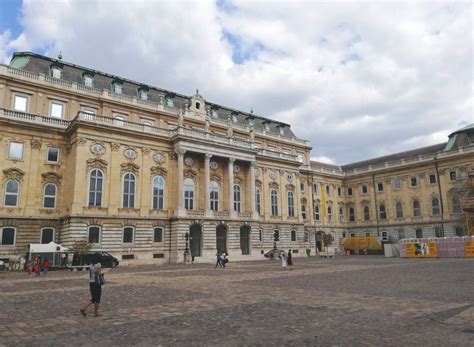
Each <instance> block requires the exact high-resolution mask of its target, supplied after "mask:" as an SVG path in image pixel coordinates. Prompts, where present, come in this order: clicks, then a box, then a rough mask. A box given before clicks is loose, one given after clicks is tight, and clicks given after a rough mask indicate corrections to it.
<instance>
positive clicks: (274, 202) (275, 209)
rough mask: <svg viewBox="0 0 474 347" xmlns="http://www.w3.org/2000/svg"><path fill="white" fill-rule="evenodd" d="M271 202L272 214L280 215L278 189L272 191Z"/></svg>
mask: <svg viewBox="0 0 474 347" xmlns="http://www.w3.org/2000/svg"><path fill="white" fill-rule="evenodd" d="M270 202H271V206H272V216H278V192H277V191H276V189H272V190H271V191H270Z"/></svg>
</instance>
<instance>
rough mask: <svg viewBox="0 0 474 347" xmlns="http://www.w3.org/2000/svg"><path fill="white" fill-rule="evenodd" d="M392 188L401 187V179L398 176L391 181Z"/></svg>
mask: <svg viewBox="0 0 474 347" xmlns="http://www.w3.org/2000/svg"><path fill="white" fill-rule="evenodd" d="M392 186H393V189H397V190H398V189H400V188H401V187H402V184H401V181H400V179H399V178H394V179H393V181H392Z"/></svg>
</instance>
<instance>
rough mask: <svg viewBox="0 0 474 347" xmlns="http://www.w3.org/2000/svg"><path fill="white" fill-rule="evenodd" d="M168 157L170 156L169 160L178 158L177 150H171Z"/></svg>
mask: <svg viewBox="0 0 474 347" xmlns="http://www.w3.org/2000/svg"><path fill="white" fill-rule="evenodd" d="M168 158H169V160H177V159H178V155H177V154H176V152H175V151H170V152H168Z"/></svg>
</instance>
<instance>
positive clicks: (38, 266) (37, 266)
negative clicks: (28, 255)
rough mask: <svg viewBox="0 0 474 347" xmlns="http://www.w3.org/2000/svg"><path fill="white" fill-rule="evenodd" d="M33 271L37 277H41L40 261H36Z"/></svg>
mask: <svg viewBox="0 0 474 347" xmlns="http://www.w3.org/2000/svg"><path fill="white" fill-rule="evenodd" d="M33 271H34V273H35V276H37V277H39V275H40V265H39V262H38V260H36V261H35V265H33Z"/></svg>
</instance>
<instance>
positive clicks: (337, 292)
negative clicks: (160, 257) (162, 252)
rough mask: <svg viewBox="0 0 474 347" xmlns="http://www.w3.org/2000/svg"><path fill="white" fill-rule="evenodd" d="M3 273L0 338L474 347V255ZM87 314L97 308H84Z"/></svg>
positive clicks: (17, 341)
mask: <svg viewBox="0 0 474 347" xmlns="http://www.w3.org/2000/svg"><path fill="white" fill-rule="evenodd" d="M228 265H229V266H228V268H226V269H225V270H222V269H214V266H213V265H211V264H194V265H168V266H161V267H156V266H142V267H119V268H117V269H114V270H112V271H111V272H110V273H108V274H107V275H106V278H107V284H106V286H105V287H104V288H103V294H102V314H103V315H102V316H101V317H98V318H93V317H92V315H91V314H89V316H88V317H87V318H84V317H82V316H81V315H80V313H79V305H80V303H81V302H82V301H84V299H87V297H88V295H89V291H88V283H87V280H88V278H87V274H86V273H84V272H68V271H55V272H54V271H53V272H50V273H49V274H48V276H47V277H46V278H28V277H27V275H26V274H25V273H3V274H0V345H28V346H30V345H32V346H44V345H55V346H57V345H93V344H98V343H100V344H101V345H109V346H111V345H116V346H117V345H120V346H124V345H141V346H149V345H163V346H184V345H186V346H189V345H196V346H207V345H221V346H240V345H252V346H253V345H256V346H271V345H276V344H281V345H291V346H358V345H377V346H402V345H423V346H474V260H469V259H432V260H429V259H414V260H409V259H384V258H382V257H375V256H372V257H371V256H359V257H357V256H352V257H339V258H335V259H329V260H327V259H319V258H313V257H312V258H301V259H299V258H296V259H295V266H294V270H292V271H283V270H281V268H280V267H279V263H278V262H277V261H271V260H263V261H258V262H257V261H256V262H241V263H233V262H231V263H229V264H228ZM90 313H92V312H90Z"/></svg>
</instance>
